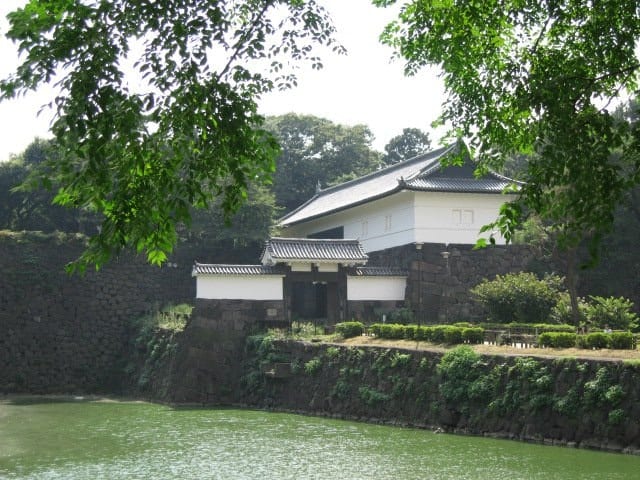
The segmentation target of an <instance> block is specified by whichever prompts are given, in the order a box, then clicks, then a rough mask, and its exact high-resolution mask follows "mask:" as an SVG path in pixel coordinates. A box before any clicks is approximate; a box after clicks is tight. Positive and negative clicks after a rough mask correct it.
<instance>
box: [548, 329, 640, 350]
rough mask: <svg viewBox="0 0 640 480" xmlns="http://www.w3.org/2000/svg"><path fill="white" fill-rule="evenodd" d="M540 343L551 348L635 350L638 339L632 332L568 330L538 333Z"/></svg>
mask: <svg viewBox="0 0 640 480" xmlns="http://www.w3.org/2000/svg"><path fill="white" fill-rule="evenodd" d="M538 345H539V346H541V347H551V348H572V347H577V348H584V349H601V348H613V349H616V350H633V349H634V348H636V341H635V338H634V336H633V334H632V333H631V332H613V333H604V332H592V333H588V334H586V335H576V334H575V333H568V332H545V333H541V334H540V335H538Z"/></svg>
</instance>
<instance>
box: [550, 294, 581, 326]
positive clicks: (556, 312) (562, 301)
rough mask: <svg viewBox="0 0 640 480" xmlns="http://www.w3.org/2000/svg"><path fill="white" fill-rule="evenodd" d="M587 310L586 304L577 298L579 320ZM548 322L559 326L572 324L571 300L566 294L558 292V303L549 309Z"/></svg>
mask: <svg viewBox="0 0 640 480" xmlns="http://www.w3.org/2000/svg"><path fill="white" fill-rule="evenodd" d="M586 308H587V302H586V301H585V300H584V299H583V298H578V315H579V316H580V319H583V318H584V317H585V310H586ZM549 320H550V321H551V322H553V323H559V324H572V323H574V320H573V309H572V307H571V298H570V297H569V294H568V293H567V292H560V293H559V294H558V301H557V303H556V304H555V306H554V307H553V308H552V309H551V314H550V315H549Z"/></svg>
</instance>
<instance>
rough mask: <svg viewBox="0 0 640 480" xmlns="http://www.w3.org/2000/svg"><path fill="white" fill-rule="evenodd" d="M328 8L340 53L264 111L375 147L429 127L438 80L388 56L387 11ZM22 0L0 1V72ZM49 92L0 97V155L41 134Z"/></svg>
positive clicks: (264, 104)
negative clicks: (320, 120) (315, 120)
mask: <svg viewBox="0 0 640 480" xmlns="http://www.w3.org/2000/svg"><path fill="white" fill-rule="evenodd" d="M320 1H321V3H322V4H324V5H325V6H326V8H327V9H328V10H329V11H330V13H331V15H332V18H333V20H334V23H335V25H336V28H337V30H338V33H337V37H338V39H339V41H340V42H341V43H342V44H343V45H344V46H345V47H346V48H347V50H348V55H346V56H338V55H335V54H333V53H331V52H324V53H322V54H321V56H322V60H323V64H324V68H323V69H322V70H320V71H317V70H311V69H310V68H309V69H308V70H302V71H300V72H299V73H298V86H297V87H295V88H294V89H292V90H287V91H285V92H275V93H272V94H270V95H267V96H265V97H264V98H263V99H262V101H261V102H260V111H261V113H262V114H264V115H279V114H284V113H289V112H295V113H301V114H310V115H316V116H319V117H324V118H327V119H328V120H331V121H333V122H335V123H341V124H345V125H355V124H365V125H368V126H369V128H370V129H371V130H372V132H373V133H374V135H375V137H376V138H375V141H374V147H375V148H376V149H378V150H380V151H382V150H383V148H384V145H385V144H386V143H387V142H388V141H389V140H390V139H391V138H392V137H394V136H396V135H398V134H400V133H401V132H402V129H403V128H406V127H412V128H420V129H422V130H424V131H427V132H429V133H430V134H431V137H432V140H433V141H434V144H435V143H436V141H437V139H438V134H437V132H433V131H432V130H431V127H430V124H431V122H433V121H434V120H435V119H436V118H437V116H438V114H439V113H440V106H441V103H442V98H443V86H442V82H441V80H440V79H439V78H437V75H436V74H435V73H434V71H427V70H424V71H422V72H421V73H420V74H419V75H417V76H415V77H411V78H407V77H405V76H404V73H403V64H402V63H401V62H400V61H394V62H392V61H391V54H392V52H391V50H390V49H389V48H387V47H385V46H383V45H381V44H380V43H379V42H378V36H379V34H380V32H381V31H382V29H383V27H384V25H385V24H386V23H388V21H390V20H391V19H393V18H394V16H395V11H391V10H389V9H378V8H376V7H374V6H372V5H371V0H348V1H346V0H320ZM23 4H24V0H0V31H1V32H2V34H3V35H2V36H1V38H0V77H1V78H4V77H6V76H7V75H8V74H9V73H10V72H12V71H13V69H14V68H15V66H16V65H17V61H18V60H17V53H16V48H15V46H14V45H13V44H12V43H11V42H9V41H7V40H6V39H5V38H4V33H5V32H6V30H7V22H6V20H5V17H6V15H7V13H8V12H10V11H12V10H13V9H15V8H17V7H19V6H21V5H23ZM52 98H53V90H52V89H51V88H43V89H41V90H40V91H38V92H37V93H32V94H29V95H27V96H26V97H23V98H20V99H16V100H12V101H4V102H2V103H0V161H2V160H6V159H8V158H9V155H10V154H12V153H14V154H17V153H20V152H22V151H23V150H24V149H25V147H26V146H27V145H28V144H29V143H30V142H31V141H32V140H33V139H34V138H35V137H36V136H40V137H48V136H49V133H48V128H49V123H50V121H51V114H50V113H43V114H41V115H38V111H39V110H40V107H41V106H42V105H44V104H46V103H48V102H49V101H51V100H52Z"/></svg>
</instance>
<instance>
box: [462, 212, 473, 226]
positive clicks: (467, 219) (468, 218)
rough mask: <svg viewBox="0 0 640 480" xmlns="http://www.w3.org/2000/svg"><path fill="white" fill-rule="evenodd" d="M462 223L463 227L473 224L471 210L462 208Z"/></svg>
mask: <svg viewBox="0 0 640 480" xmlns="http://www.w3.org/2000/svg"><path fill="white" fill-rule="evenodd" d="M462 225H463V226H465V227H469V226H471V225H473V210H462Z"/></svg>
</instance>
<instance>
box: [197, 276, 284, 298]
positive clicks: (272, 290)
mask: <svg viewBox="0 0 640 480" xmlns="http://www.w3.org/2000/svg"><path fill="white" fill-rule="evenodd" d="M282 279H283V275H198V276H197V277H196V298H203V299H212V300H282V299H283V298H284V296H283V287H282V284H283V281H282Z"/></svg>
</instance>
